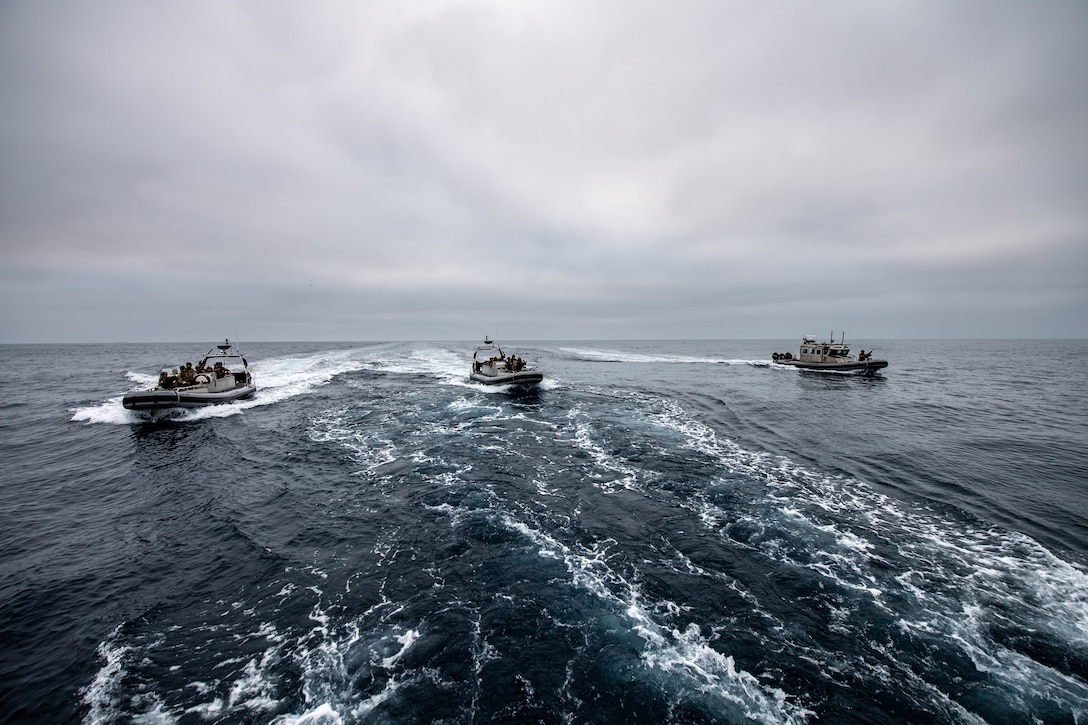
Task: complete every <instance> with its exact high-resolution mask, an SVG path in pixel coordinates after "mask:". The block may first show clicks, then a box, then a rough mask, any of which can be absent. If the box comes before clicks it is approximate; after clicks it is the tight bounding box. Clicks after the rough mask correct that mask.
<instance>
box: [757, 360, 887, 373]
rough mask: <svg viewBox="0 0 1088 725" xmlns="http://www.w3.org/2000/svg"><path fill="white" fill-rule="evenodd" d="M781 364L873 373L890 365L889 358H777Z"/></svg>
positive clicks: (837, 371)
mask: <svg viewBox="0 0 1088 725" xmlns="http://www.w3.org/2000/svg"><path fill="white" fill-rule="evenodd" d="M776 362H777V363H778V364H779V365H791V366H793V367H795V368H801V369H802V370H817V371H820V372H828V373H854V372H857V373H864V374H867V375H871V374H872V373H875V372H876V371H877V370H881V369H882V368H886V367H888V361H887V360H864V361H861V362H845V363H818V362H801V361H800V360H777V361H776Z"/></svg>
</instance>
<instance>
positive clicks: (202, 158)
mask: <svg viewBox="0 0 1088 725" xmlns="http://www.w3.org/2000/svg"><path fill="white" fill-rule="evenodd" d="M832 329H835V330H840V329H845V330H846V331H847V335H848V336H849V337H852V338H854V339H855V340H857V339H865V338H870V339H872V338H899V337H1088V2H1084V1H1083V0H1069V1H1068V2H1063V1H1060V0H1055V1H1051V0H1044V1H1042V2H1023V1H1022V0H979V1H977V2H975V1H972V0H952V1H949V0H912V1H911V2H898V1H895V0H887V1H885V0H856V1H844V0H823V1H821V2H809V1H807V0H806V1H801V0H797V1H790V0H767V1H765V0H759V1H754V0H753V1H751V2H728V1H723V0H706V1H701V0H678V1H676V2H662V1H660V0H657V1H655V2H649V1H642V0H635V1H632V0H590V1H588V2H587V1H586V0H570V1H566V0H539V1H538V2H528V1H523V0H493V1H490V2H487V1H474V0H468V1H463V2H456V1H450V2H445V1H433V2H425V1H415V0H413V1H411V2H407V1H405V0H390V1H389V2H384V1H377V2H363V1H359V0H350V1H347V2H343V3H337V2H321V3H317V4H314V3H303V2H275V1H266V0H252V1H248V2H225V1H222V0H215V1H213V2H199V1H197V2H194V1H191V0H185V1H184V2H181V1H178V2H169V1H165V2H150V3H149V2H142V1H138V0H131V1H129V2H111V1H108V0H107V1H103V0H96V1H95V2H76V1H74V0H73V1H70V2H66V1H64V0H58V1H55V2H40V1H38V0H28V1H25V2H24V1H22V0H3V2H0V342H112V341H122V340H124V341H200V342H202V343H203V342H205V341H209V340H210V341H214V340H216V339H219V338H223V337H228V336H229V337H231V338H238V339H240V340H243V341H244V340H251V341H257V340H431V339H438V340H461V339H463V340H476V339H477V338H480V337H482V336H483V335H484V334H489V335H491V336H492V337H497V338H499V339H522V340H525V339H536V340H543V339H575V338H583V339H584V338H588V339H610V338H795V337H799V336H800V335H802V334H805V333H813V332H819V333H822V332H823V331H825V330H826V331H830V330H832Z"/></svg>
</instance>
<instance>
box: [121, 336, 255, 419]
mask: <svg viewBox="0 0 1088 725" xmlns="http://www.w3.org/2000/svg"><path fill="white" fill-rule="evenodd" d="M256 391H257V386H256V385H255V384H254V383H253V375H252V373H250V372H249V363H248V362H246V359H245V357H243V356H242V353H241V352H239V351H236V350H235V349H234V346H233V345H232V344H231V342H230V340H224V341H223V343H222V344H219V345H216V346H215V347H213V348H212V349H211V350H209V351H208V352H207V353H206V354H205V355H204V357H203V358H201V359H200V362H199V363H197V365H196V367H195V368H194V367H193V364H192V363H191V362H190V363H186V364H185V365H181V366H178V367H176V368H163V370H162V372H160V373H159V383H158V385H157V386H155V387H154V388H150V389H148V390H133V391H131V392H129V393H126V394H125V396H124V397H123V398H122V399H121V404H122V405H124V406H125V407H126V408H128V409H129V410H147V411H152V412H155V411H163V410H170V409H172V408H199V407H203V406H205V405H217V404H219V403H233V402H234V401H235V400H242V399H244V398H248V397H250V396H251V395H253V393H255V392H256Z"/></svg>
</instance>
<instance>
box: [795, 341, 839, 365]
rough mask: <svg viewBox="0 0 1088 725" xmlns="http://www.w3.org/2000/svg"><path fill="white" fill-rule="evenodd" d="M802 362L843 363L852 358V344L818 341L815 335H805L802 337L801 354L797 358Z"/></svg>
mask: <svg viewBox="0 0 1088 725" xmlns="http://www.w3.org/2000/svg"><path fill="white" fill-rule="evenodd" d="M797 359H798V360H799V361H801V362H810V363H841V362H848V361H849V360H850V346H849V345H847V344H845V343H842V342H835V341H831V342H826V341H824V342H817V341H816V337H815V336H814V335H805V336H804V337H803V338H801V349H800V354H799V356H798V358H797Z"/></svg>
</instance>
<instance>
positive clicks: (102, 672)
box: [0, 340, 1088, 724]
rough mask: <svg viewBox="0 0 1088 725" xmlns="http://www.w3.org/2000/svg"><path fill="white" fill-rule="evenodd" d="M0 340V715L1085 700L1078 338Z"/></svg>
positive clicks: (911, 716) (116, 718)
mask: <svg viewBox="0 0 1088 725" xmlns="http://www.w3.org/2000/svg"><path fill="white" fill-rule="evenodd" d="M214 342H215V341H209V342H208V344H206V345H205V344H199V345H174V344H172V345H143V344H141V345H136V344H120V345H69V346H63V345H56V346H4V347H0V366H2V367H0V370H2V371H3V372H2V373H0V471H2V474H0V475H2V484H0V719H2V720H3V721H5V722H80V721H82V722H85V723H132V722H137V723H204V722H232V723H233V722H251V723H315V724H316V723H418V722H439V723H483V722H541V723H750V722H757V723H807V722H811V723H817V722H818V723H893V722H903V723H983V722H986V723H1085V722H1088V568H1086V567H1088V502H1086V490H1088V443H1086V442H1088V373H1086V370H1088V368H1086V366H1085V365H1084V361H1085V359H1086V358H1088V342H1086V341H958V342H957V341H871V340H865V341H854V342H855V345H856V346H857V347H864V348H866V349H869V348H871V347H873V348H875V349H876V354H877V356H878V357H886V358H887V359H889V361H890V366H889V367H888V368H887V369H886V370H885V371H883V373H882V374H880V375H878V376H876V377H872V378H863V377H858V376H855V375H833V374H832V375H829V374H819V373H809V372H802V371H798V370H795V369H788V368H783V367H779V366H772V365H770V364H769V357H770V354H771V352H773V351H785V350H794V351H795V348H796V341H683V342H676V341H668V342H661V341H654V342H646V341H629V342H615V341H604V342H590V341H571V342H523V343H517V342H513V341H500V342H505V343H507V344H505V345H504V347H505V348H506V349H507V350H508V351H510V352H517V353H518V354H520V355H521V356H522V357H524V358H525V359H526V360H528V361H529V362H530V363H531V364H533V365H535V366H537V367H540V368H542V369H543V370H544V371H545V373H546V375H547V377H546V380H545V383H544V385H543V386H542V388H541V390H539V392H538V393H536V394H535V395H531V396H527V397H516V396H512V395H511V394H509V392H507V391H503V390H496V389H489V388H485V387H482V386H479V385H476V384H473V383H471V382H470V381H469V380H468V375H467V373H468V360H469V358H470V357H471V353H472V348H473V343H472V342H450V343H360V344H342V343H336V344H320V343H253V344H247V345H243V350H244V352H245V353H246V354H247V356H248V358H249V360H250V362H251V366H252V369H253V372H254V375H255V378H256V382H257V385H258V388H259V390H258V393H257V395H256V396H255V397H254V398H253V399H251V400H248V401H244V402H240V403H236V404H233V405H226V406H217V407H214V408H207V409H202V410H195V411H185V412H180V413H178V414H176V415H172V416H170V417H167V418H165V419H162V420H158V421H153V420H151V419H150V418H149V417H147V416H146V415H144V414H137V413H133V412H129V411H126V410H124V409H123V408H122V407H121V404H120V400H121V396H122V394H123V393H124V392H125V391H126V390H129V389H132V388H134V387H139V386H146V385H149V384H151V383H152V382H153V380H154V377H155V375H156V373H157V371H158V369H159V366H160V365H162V364H164V363H172V364H176V363H179V362H184V361H186V360H195V359H196V358H197V357H198V356H199V354H200V353H202V352H204V350H205V349H206V348H208V347H211V345H212V343H214Z"/></svg>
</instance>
